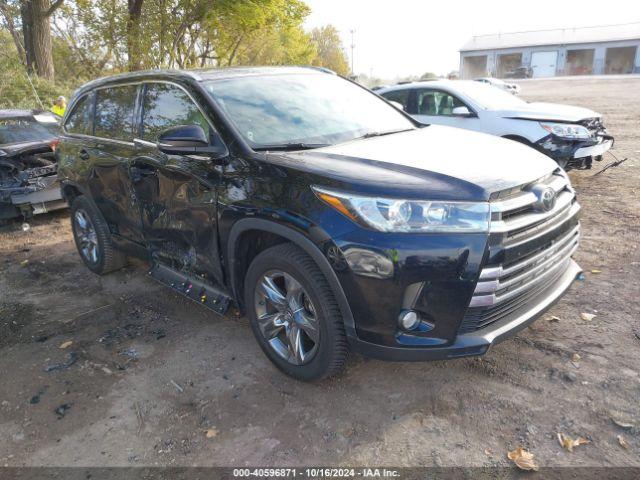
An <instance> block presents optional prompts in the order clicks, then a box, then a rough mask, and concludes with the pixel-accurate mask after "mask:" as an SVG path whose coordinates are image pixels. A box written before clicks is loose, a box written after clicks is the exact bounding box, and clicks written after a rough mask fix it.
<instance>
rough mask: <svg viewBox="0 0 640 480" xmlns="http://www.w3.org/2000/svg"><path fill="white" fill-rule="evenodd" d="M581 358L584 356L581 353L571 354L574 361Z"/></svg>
mask: <svg viewBox="0 0 640 480" xmlns="http://www.w3.org/2000/svg"><path fill="white" fill-rule="evenodd" d="M580 358H582V357H580V355H579V354H577V353H574V354H573V355H571V361H572V362H577V361H578V360H580Z"/></svg>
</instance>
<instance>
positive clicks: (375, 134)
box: [354, 128, 414, 140]
mask: <svg viewBox="0 0 640 480" xmlns="http://www.w3.org/2000/svg"><path fill="white" fill-rule="evenodd" d="M409 130H414V129H413V128H401V129H399V130H388V131H386V132H368V133H365V134H364V135H362V136H360V137H356V138H354V140H363V139H365V138H373V137H383V136H384V135H393V134H394V133H401V132H408V131H409Z"/></svg>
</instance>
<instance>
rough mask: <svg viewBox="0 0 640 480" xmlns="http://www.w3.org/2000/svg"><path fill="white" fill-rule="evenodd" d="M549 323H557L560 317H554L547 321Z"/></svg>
mask: <svg viewBox="0 0 640 480" xmlns="http://www.w3.org/2000/svg"><path fill="white" fill-rule="evenodd" d="M549 321H550V322H559V321H560V317H556V316H555V315H554V316H553V317H551V318H550V319H549Z"/></svg>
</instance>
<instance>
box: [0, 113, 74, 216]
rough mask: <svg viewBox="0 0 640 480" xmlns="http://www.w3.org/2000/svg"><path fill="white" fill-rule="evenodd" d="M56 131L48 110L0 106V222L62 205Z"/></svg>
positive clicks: (56, 125)
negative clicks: (6, 108)
mask: <svg viewBox="0 0 640 480" xmlns="http://www.w3.org/2000/svg"><path fill="white" fill-rule="evenodd" d="M58 131H59V125H58V122H57V120H56V118H55V117H54V116H53V115H52V114H49V113H46V112H43V113H37V112H31V111H27V110H0V222H3V221H6V220H9V219H12V218H20V217H22V218H29V217H31V216H33V215H35V214H38V213H44V212H48V211H51V210H57V209H59V208H65V207H66V203H65V202H64V200H62V195H61V193H60V185H59V183H58V176H57V167H58V166H57V163H56V158H55V155H54V150H55V146H56V144H57V142H58Z"/></svg>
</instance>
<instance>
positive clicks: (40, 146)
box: [0, 140, 51, 158]
mask: <svg viewBox="0 0 640 480" xmlns="http://www.w3.org/2000/svg"><path fill="white" fill-rule="evenodd" d="M50 151H51V140H48V141H36V142H21V143H7V144H4V145H2V144H0V158H2V157H4V156H7V157H11V156H14V155H22V154H24V153H44V152H50ZM3 152H4V153H3Z"/></svg>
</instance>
